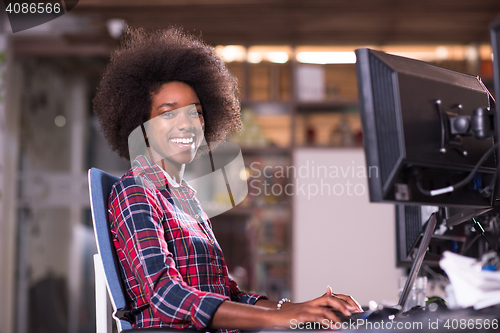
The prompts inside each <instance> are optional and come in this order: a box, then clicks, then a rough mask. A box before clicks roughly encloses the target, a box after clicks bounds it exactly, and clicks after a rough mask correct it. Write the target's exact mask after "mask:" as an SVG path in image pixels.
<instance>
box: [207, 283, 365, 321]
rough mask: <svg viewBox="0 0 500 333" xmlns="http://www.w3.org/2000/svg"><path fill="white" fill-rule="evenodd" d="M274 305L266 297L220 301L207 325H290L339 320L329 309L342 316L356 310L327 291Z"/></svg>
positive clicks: (357, 309)
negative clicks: (252, 300) (251, 301)
mask: <svg viewBox="0 0 500 333" xmlns="http://www.w3.org/2000/svg"><path fill="white" fill-rule="evenodd" d="M273 305H274V306H273ZM276 305H277V303H276V302H272V301H268V300H259V301H257V303H256V304H255V305H254V306H251V305H246V304H240V303H235V302H229V301H224V302H222V303H221V305H220V306H219V307H218V308H217V310H216V311H215V313H214V315H213V316H212V319H211V321H210V323H209V327H211V328H217V329H219V328H225V329H233V328H238V329H243V330H244V329H262V328H290V327H291V325H292V321H293V320H295V321H296V322H323V323H324V320H325V319H326V320H328V321H332V322H339V321H340V319H339V318H338V317H337V316H336V315H335V313H334V312H333V311H332V310H336V311H339V312H340V313H342V314H343V315H344V316H349V315H350V314H351V312H357V311H359V308H358V307H357V306H352V305H350V304H348V303H347V302H346V301H344V300H342V299H340V298H338V297H336V296H333V295H332V293H331V292H330V293H326V294H324V295H323V296H321V297H318V298H316V299H314V300H312V301H308V302H304V303H285V304H284V305H283V306H282V308H281V310H276V308H277V307H276Z"/></svg>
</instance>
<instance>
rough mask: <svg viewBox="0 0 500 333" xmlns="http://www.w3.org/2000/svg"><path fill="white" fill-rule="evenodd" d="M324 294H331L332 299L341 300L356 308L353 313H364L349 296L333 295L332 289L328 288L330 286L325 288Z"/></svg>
mask: <svg viewBox="0 0 500 333" xmlns="http://www.w3.org/2000/svg"><path fill="white" fill-rule="evenodd" d="M326 294H331V295H332V296H334V297H338V298H340V299H341V300H343V301H345V302H347V304H349V305H351V306H354V307H356V309H357V310H356V311H353V312H364V311H363V309H362V308H361V305H359V303H358V302H357V301H356V300H355V299H354V298H352V296H350V295H344V294H335V293H333V291H332V287H330V286H327V287H326Z"/></svg>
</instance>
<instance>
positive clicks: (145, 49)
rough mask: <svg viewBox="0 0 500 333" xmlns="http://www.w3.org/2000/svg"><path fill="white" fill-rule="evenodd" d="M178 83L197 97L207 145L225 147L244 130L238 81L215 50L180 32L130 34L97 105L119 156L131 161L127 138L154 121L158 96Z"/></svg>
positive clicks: (107, 74)
mask: <svg viewBox="0 0 500 333" xmlns="http://www.w3.org/2000/svg"><path fill="white" fill-rule="evenodd" d="M173 81H179V82H183V83H186V84H187V85H189V86H191V87H192V88H193V89H194V91H195V92H196V94H197V95H198V98H199V99H200V103H201V106H202V109H203V117H204V120H205V139H206V141H207V142H221V141H225V139H226V138H227V136H228V134H230V133H231V132H233V131H238V130H240V129H241V118H240V104H239V100H238V98H237V93H238V87H237V81H236V78H235V77H234V76H233V75H232V74H231V73H230V72H229V70H228V69H227V67H226V66H225V64H224V62H223V60H222V59H221V58H220V57H219V56H218V55H217V54H216V53H215V50H214V48H213V47H211V46H209V45H207V44H206V43H204V42H203V41H202V40H200V39H199V38H197V37H195V36H193V35H189V34H186V33H184V32H183V31H182V30H180V29H178V28H169V29H166V30H157V31H146V30H144V29H128V30H127V32H126V34H125V36H124V39H123V42H122V45H121V46H120V47H119V48H118V49H117V50H116V51H115V52H114V53H113V54H112V55H111V60H110V63H109V64H108V66H107V68H106V71H105V73H104V75H103V77H102V79H101V82H100V84H99V86H98V88H97V92H96V96H95V98H94V100H93V103H94V114H95V115H96V116H97V117H98V119H99V123H100V125H101V130H102V131H103V134H104V137H105V138H106V140H107V141H108V142H109V144H110V145H111V148H112V149H113V150H115V151H116V152H117V153H118V155H120V156H121V157H124V158H126V159H130V156H129V150H128V141H127V140H128V136H129V135H130V133H131V132H132V131H133V130H134V129H135V128H137V127H138V126H140V125H141V124H143V123H144V122H146V121H147V120H148V119H149V117H150V113H151V107H152V96H153V95H154V94H155V92H157V91H158V90H159V88H160V87H161V86H162V85H163V84H165V83H168V82H173Z"/></svg>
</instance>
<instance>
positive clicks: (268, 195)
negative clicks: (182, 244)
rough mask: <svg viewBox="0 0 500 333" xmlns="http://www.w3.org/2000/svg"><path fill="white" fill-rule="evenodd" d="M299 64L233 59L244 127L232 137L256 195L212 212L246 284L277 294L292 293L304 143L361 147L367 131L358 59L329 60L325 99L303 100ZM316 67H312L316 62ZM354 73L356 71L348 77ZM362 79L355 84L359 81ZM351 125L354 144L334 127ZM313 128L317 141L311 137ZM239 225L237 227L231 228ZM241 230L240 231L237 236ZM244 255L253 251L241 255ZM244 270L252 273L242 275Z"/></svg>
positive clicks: (234, 266) (235, 270)
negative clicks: (293, 188) (297, 160)
mask: <svg viewBox="0 0 500 333" xmlns="http://www.w3.org/2000/svg"><path fill="white" fill-rule="evenodd" d="M297 66H300V65H298V64H297V63H296V62H292V61H289V62H287V63H286V64H275V63H270V62H261V63H259V64H251V63H248V62H231V63H228V67H229V69H230V70H231V71H232V73H233V74H234V75H235V76H236V77H237V79H238V82H239V84H240V86H239V90H240V99H241V100H242V120H243V131H242V133H241V134H239V135H236V136H235V137H233V138H232V141H233V142H235V143H236V144H238V145H239V146H240V147H241V148H242V153H243V157H244V160H245V166H246V168H247V175H248V185H249V194H248V196H247V198H246V199H245V200H244V201H243V202H242V203H241V204H240V205H238V206H237V207H235V208H233V209H231V210H229V211H227V212H225V213H224V214H221V215H219V216H216V217H213V218H212V225H213V228H214V231H215V233H216V235H217V237H218V239H219V241H220V243H221V246H222V248H223V250H224V253H225V256H226V260H227V262H228V266H229V270H230V272H231V273H232V274H233V276H234V277H235V279H236V280H237V282H238V283H239V284H240V286H241V288H242V289H246V290H249V291H254V292H257V293H262V294H266V295H267V296H268V297H269V298H270V299H280V298H282V297H289V298H290V297H292V296H293V295H291V290H292V236H293V235H292V234H293V230H292V229H293V228H292V221H293V207H292V193H290V192H288V193H287V190H288V189H289V188H288V187H287V185H289V184H290V185H291V184H293V179H292V177H290V174H287V168H288V167H292V166H293V165H294V163H293V152H294V150H295V149H296V148H297V147H302V146H314V147H319V146H325V147H327V146H329V147H331V146H333V145H336V146H339V145H351V144H352V145H359V143H360V138H358V139H357V141H356V137H355V136H354V135H353V133H355V132H356V131H357V132H360V128H361V124H360V121H359V113H358V107H357V88H356V86H355V84H356V78H355V69H354V65H326V66H321V68H323V69H324V70H325V83H324V89H325V99H324V100H322V101H298V100H296V98H295V95H294V94H293V92H294V91H296V89H297V82H293V80H292V78H295V79H296V75H294V73H295V72H296V68H297ZM308 66H311V65H308ZM346 75H347V76H350V77H347V78H346ZM353 84H354V85H353ZM339 124H344V125H345V124H347V126H348V128H349V129H348V133H344V135H350V136H351V137H352V140H350V142H351V143H349V142H347V140H342V139H340V138H338V139H337V140H336V141H334V140H333V139H332V138H333V136H334V135H333V133H339V134H340V132H341V131H339V130H337V127H339ZM310 127H313V128H314V131H315V132H316V133H315V139H314V140H312V141H308V140H307V133H308V130H310ZM229 226H231V227H229ZM227 230H233V231H235V232H240V233H242V234H244V237H241V235H238V236H237V237H238V239H239V241H238V242H235V241H234V239H232V238H233V237H234V234H233V233H229V232H227ZM237 253H245V254H246V255H245V256H244V257H242V256H241V255H236V254H237ZM242 275H244V276H242Z"/></svg>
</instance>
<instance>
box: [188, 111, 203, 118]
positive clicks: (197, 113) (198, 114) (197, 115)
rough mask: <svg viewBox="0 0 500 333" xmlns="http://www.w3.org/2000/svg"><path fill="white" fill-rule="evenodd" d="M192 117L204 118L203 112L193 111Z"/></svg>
mask: <svg viewBox="0 0 500 333" xmlns="http://www.w3.org/2000/svg"><path fill="white" fill-rule="evenodd" d="M191 116H192V117H203V112H202V111H201V110H196V111H191Z"/></svg>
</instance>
